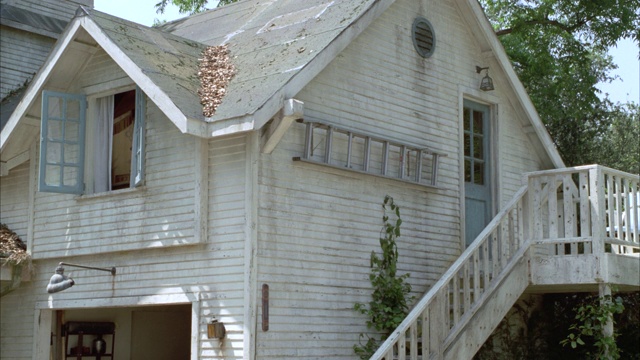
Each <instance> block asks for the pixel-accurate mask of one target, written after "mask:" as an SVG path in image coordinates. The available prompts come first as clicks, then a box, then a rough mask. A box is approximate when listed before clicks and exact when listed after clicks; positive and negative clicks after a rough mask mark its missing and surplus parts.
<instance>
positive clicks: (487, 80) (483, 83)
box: [476, 66, 495, 91]
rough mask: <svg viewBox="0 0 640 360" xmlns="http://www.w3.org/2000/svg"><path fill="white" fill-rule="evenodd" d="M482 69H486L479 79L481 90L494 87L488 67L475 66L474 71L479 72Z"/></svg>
mask: <svg viewBox="0 0 640 360" xmlns="http://www.w3.org/2000/svg"><path fill="white" fill-rule="evenodd" d="M482 70H486V71H487V73H486V75H485V76H484V77H483V78H482V80H480V90H482V91H491V90H494V89H495V88H494V87H493V79H492V78H491V77H490V76H489V67H488V66H487V67H480V66H476V72H477V73H478V74H480V72H482Z"/></svg>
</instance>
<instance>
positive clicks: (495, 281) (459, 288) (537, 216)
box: [371, 165, 640, 360]
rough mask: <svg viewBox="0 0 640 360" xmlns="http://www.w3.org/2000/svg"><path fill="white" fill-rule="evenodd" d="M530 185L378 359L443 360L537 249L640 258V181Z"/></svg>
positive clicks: (535, 180) (595, 170) (546, 179)
mask: <svg viewBox="0 0 640 360" xmlns="http://www.w3.org/2000/svg"><path fill="white" fill-rule="evenodd" d="M525 183H526V184H527V185H525V186H524V187H523V188H522V189H520V190H519V191H518V192H517V193H516V195H515V196H514V197H513V199H512V200H511V201H510V202H509V203H508V204H507V205H506V206H505V208H504V209H503V210H502V211H501V212H500V213H499V214H498V215H497V216H496V217H495V218H494V219H493V220H492V221H491V222H490V223H489V225H487V227H486V228H485V229H484V230H483V231H482V233H480V235H478V237H477V238H476V239H475V241H474V242H473V243H472V244H471V245H470V246H469V247H468V248H467V249H466V250H465V251H464V252H463V253H462V255H461V256H460V257H459V258H458V259H457V260H456V261H455V262H454V263H453V265H452V266H451V267H450V268H449V269H448V270H447V272H445V274H444V275H443V276H442V277H441V278H440V280H439V281H438V282H437V283H436V284H434V285H433V287H432V288H431V289H430V290H429V291H428V292H427V293H426V294H425V296H423V297H422V299H421V300H420V301H419V302H418V303H417V304H416V305H415V306H414V308H413V309H412V310H411V312H410V313H409V314H408V315H407V317H406V318H405V320H404V321H403V322H402V323H401V324H400V325H399V326H398V328H397V329H396V330H395V331H394V332H393V333H392V334H391V335H390V336H389V338H388V339H387V340H386V341H385V342H384V343H383V344H382V346H381V347H380V348H379V349H378V351H376V353H375V354H374V355H373V356H372V357H371V359H374V360H381V359H385V360H392V359H394V360H395V359H398V360H405V359H410V360H418V359H442V358H443V354H444V352H445V350H446V348H447V346H448V345H449V344H451V342H452V341H453V339H455V338H456V337H457V336H458V335H459V333H460V331H462V330H463V328H464V326H465V324H466V323H467V322H468V320H469V319H470V318H471V317H472V316H473V315H474V314H475V313H476V312H477V311H478V309H479V308H480V306H482V304H483V303H484V302H485V300H486V298H487V297H488V296H489V295H490V294H491V293H492V292H493V290H495V289H496V288H497V287H498V286H499V283H500V280H501V279H502V277H503V276H504V274H507V273H508V272H509V271H511V269H512V268H513V267H514V266H515V264H516V262H517V260H519V259H520V258H521V257H522V256H524V254H525V252H526V251H528V250H529V248H530V247H531V246H536V248H535V250H536V251H537V252H538V253H542V254H543V255H548V256H563V255H579V254H601V253H604V252H609V253H613V254H620V255H625V256H638V253H639V249H640V247H639V240H640V238H639V232H640V230H639V229H638V227H639V224H640V214H639V210H640V208H639V207H640V177H639V176H638V175H631V174H627V173H624V172H621V171H617V170H613V169H609V168H605V167H602V166H597V165H591V166H582V167H574V168H567V169H560V170H551V171H540V172H535V173H530V174H527V176H526V177H525Z"/></svg>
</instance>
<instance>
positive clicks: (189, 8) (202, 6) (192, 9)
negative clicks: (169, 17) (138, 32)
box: [155, 0, 239, 15]
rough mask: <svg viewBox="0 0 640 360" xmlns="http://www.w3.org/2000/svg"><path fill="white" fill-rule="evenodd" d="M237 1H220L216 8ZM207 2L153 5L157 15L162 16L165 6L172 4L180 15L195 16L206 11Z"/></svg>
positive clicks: (185, 0)
mask: <svg viewBox="0 0 640 360" xmlns="http://www.w3.org/2000/svg"><path fill="white" fill-rule="evenodd" d="M238 1H239V0H220V1H219V2H218V5H217V6H218V7H220V6H224V5H228V4H231V3H234V2H238ZM208 2H209V0H160V2H159V3H157V4H156V5H155V7H156V12H157V13H158V14H164V11H165V9H166V8H167V5H169V4H172V5H175V6H177V7H178V11H179V12H180V13H181V14H187V13H188V14H190V15H193V14H197V13H201V12H203V11H205V10H207V3H208Z"/></svg>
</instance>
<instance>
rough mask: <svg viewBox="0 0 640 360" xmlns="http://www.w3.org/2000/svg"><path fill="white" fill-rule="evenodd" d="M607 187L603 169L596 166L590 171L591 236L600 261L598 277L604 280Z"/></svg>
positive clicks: (595, 254) (595, 253)
mask: <svg viewBox="0 0 640 360" xmlns="http://www.w3.org/2000/svg"><path fill="white" fill-rule="evenodd" d="M605 187H606V184H605V180H604V173H603V171H602V168H600V167H599V166H594V167H592V168H591V169H589V203H590V204H591V236H592V241H591V244H592V249H593V255H594V256H595V257H596V259H597V260H598V261H597V262H596V263H597V264H599V265H598V269H596V276H597V277H598V278H600V279H602V275H603V274H606V269H607V264H606V257H605V256H604V251H605V248H604V237H605V224H604V221H605V217H606V210H605V198H604V189H605Z"/></svg>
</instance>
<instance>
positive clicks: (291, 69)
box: [162, 0, 393, 128]
mask: <svg viewBox="0 0 640 360" xmlns="http://www.w3.org/2000/svg"><path fill="white" fill-rule="evenodd" d="M392 3H393V1H391V0H334V1H327V0H305V1H300V0H279V1H267V2H258V1H240V2H237V3H234V4H231V5H227V6H224V7H222V8H217V9H215V10H212V11H208V12H205V13H202V14H199V15H195V16H191V17H188V18H185V19H181V20H177V21H174V22H171V23H168V24H165V25H164V26H162V28H163V29H164V30H167V31H170V32H172V33H173V34H176V35H179V36H183V37H186V38H189V39H192V40H195V41H199V42H202V43H204V44H207V45H221V44H226V45H227V46H228V47H229V50H230V52H231V56H232V59H233V63H234V64H235V66H236V69H237V73H236V76H235V78H234V79H233V80H232V81H231V82H230V84H229V87H228V88H227V94H226V96H225V99H224V101H223V103H222V104H221V105H220V106H219V107H218V109H217V111H216V114H215V115H214V116H212V117H211V118H208V119H207V121H208V122H212V123H215V122H224V121H228V120H230V119H237V121H238V122H239V123H245V124H247V123H251V122H255V124H254V127H256V128H259V127H260V126H261V125H262V124H263V123H264V122H266V121H268V120H269V119H270V118H271V117H272V116H273V114H275V112H277V110H278V109H280V108H281V107H282V101H283V100H284V99H286V98H288V97H291V96H294V95H295V94H296V93H297V92H298V91H300V90H301V89H302V88H303V87H304V86H305V85H306V84H307V82H308V81H309V80H311V79H312V78H313V77H314V76H315V75H317V74H318V73H319V72H320V71H321V70H322V69H323V68H324V66H326V65H327V64H328V63H329V62H330V61H331V60H333V58H334V57H335V56H336V55H337V53H338V52H339V51H340V50H342V49H344V48H345V47H346V46H347V45H348V44H349V42H350V41H351V40H352V39H354V38H355V37H356V36H357V35H358V34H359V33H360V32H361V31H362V30H364V28H366V26H367V25H368V24H369V23H371V22H372V21H373V20H374V19H375V18H377V16H378V15H379V14H381V13H382V12H383V11H384V10H386V9H387V7H389V5H391V4H392Z"/></svg>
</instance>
